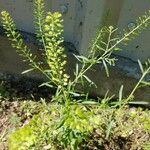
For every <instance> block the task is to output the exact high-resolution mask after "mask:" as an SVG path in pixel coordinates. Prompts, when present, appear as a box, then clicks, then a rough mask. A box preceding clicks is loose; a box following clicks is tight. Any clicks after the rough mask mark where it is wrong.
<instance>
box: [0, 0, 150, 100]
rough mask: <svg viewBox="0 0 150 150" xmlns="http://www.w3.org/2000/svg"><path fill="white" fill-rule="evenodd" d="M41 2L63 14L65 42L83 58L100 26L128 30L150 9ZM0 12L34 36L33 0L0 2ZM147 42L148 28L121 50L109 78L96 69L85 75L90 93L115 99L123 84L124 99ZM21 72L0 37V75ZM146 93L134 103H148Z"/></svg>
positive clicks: (111, 1) (135, 4)
mask: <svg viewBox="0 0 150 150" xmlns="http://www.w3.org/2000/svg"><path fill="white" fill-rule="evenodd" d="M45 2H46V10H50V11H60V12H62V13H63V19H64V30H65V33H64V36H65V41H67V42H71V43H73V44H74V46H75V47H76V49H77V50H78V52H79V53H81V54H84V55H87V54H88V47H89V43H90V41H91V39H92V37H93V36H94V34H95V31H96V29H97V28H98V27H99V26H100V25H114V26H115V27H117V26H118V27H119V28H121V29H123V28H128V25H129V24H130V23H134V21H135V19H136V18H137V17H138V16H141V15H143V14H144V12H145V11H146V10H147V9H149V8H150V1H149V0H45ZM2 10H7V11H9V12H10V13H11V15H12V17H13V18H14V19H15V21H16V23H17V27H18V29H20V30H22V31H25V32H29V33H34V27H33V0H11V1H10V0H0V11H2ZM26 37H27V39H29V40H27V41H28V42H29V43H28V45H29V46H30V47H31V49H33V50H34V52H35V53H36V54H38V55H40V52H39V51H38V49H37V47H35V45H33V44H32V43H33V42H32V37H31V36H28V35H26ZM149 39H150V28H148V29H147V30H145V31H144V32H143V33H142V34H141V35H140V36H139V37H138V38H137V39H136V40H134V41H132V42H131V43H130V44H129V46H127V47H123V51H122V52H120V53H117V54H118V55H120V56H123V57H126V59H124V58H122V57H119V61H118V63H117V65H116V66H117V68H113V69H112V70H111V77H110V78H107V77H106V74H105V73H104V71H103V69H101V67H100V66H97V67H96V69H95V70H96V71H95V72H92V71H91V72H90V73H89V74H88V75H89V77H91V78H92V79H94V81H95V83H96V84H97V85H98V88H97V89H93V91H91V93H93V95H99V96H101V95H104V94H105V92H106V91H110V94H113V93H115V94H116V95H117V94H118V89H119V88H120V86H121V85H122V84H123V85H125V88H124V95H128V93H129V92H130V91H131V90H132V88H133V86H134V85H135V83H136V81H137V80H136V79H137V78H139V76H140V74H139V70H138V67H137V64H136V63H134V61H137V59H141V60H142V61H144V60H146V59H147V58H150V42H149ZM72 49H74V48H73V47H72ZM68 59H69V62H70V63H69V66H68V67H67V68H68V71H69V72H72V69H73V66H74V63H75V61H74V60H73V58H72V56H70V55H68ZM131 60H133V61H131ZM73 62H74V63H73ZM25 69H28V66H27V65H24V64H23V63H22V61H21V59H20V57H19V56H18V55H17V54H16V53H15V50H14V49H12V48H11V46H10V43H9V42H8V40H7V39H6V38H5V37H3V36H0V72H8V73H15V74H20V73H21V72H22V71H23V70H25ZM93 75H94V76H93ZM29 76H30V74H29ZM35 76H36V74H34V77H35ZM37 77H38V75H37ZM148 79H150V77H148ZM100 80H101V82H99V81H100ZM86 90H87V87H86ZM149 91H150V88H143V89H141V90H138V91H137V93H136V95H137V96H136V100H138V101H141V100H145V101H148V102H149V103H150V92H149Z"/></svg>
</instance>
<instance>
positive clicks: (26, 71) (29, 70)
mask: <svg viewBox="0 0 150 150" xmlns="http://www.w3.org/2000/svg"><path fill="white" fill-rule="evenodd" d="M33 70H35V68H31V69H28V70H25V71H23V72H22V73H21V74H25V73H28V72H31V71H33Z"/></svg>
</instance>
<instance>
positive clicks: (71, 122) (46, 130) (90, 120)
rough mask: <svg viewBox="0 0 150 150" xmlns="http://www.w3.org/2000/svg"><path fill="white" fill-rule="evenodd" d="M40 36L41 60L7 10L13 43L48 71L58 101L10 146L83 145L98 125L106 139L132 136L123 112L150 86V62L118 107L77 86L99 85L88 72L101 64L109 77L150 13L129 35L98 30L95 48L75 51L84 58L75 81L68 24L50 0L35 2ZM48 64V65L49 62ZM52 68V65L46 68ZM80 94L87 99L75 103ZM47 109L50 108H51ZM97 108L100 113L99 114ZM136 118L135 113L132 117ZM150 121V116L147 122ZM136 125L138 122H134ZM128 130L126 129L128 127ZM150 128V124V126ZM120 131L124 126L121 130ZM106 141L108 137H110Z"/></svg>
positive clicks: (26, 58)
mask: <svg viewBox="0 0 150 150" xmlns="http://www.w3.org/2000/svg"><path fill="white" fill-rule="evenodd" d="M34 17H35V30H36V31H35V34H36V37H37V39H38V41H39V45H41V49H43V56H44V58H43V59H44V60H43V61H42V63H43V64H44V65H42V63H41V62H39V60H38V58H37V57H36V56H33V54H32V53H31V50H30V49H29V48H28V47H27V46H26V45H25V43H24V42H23V39H22V37H21V35H20V34H19V32H18V31H17V28H16V25H15V23H14V21H13V19H12V18H11V17H10V15H9V13H8V12H6V11H2V12H1V19H2V24H3V28H4V29H5V32H6V35H7V37H8V39H9V40H10V41H11V42H12V46H13V47H14V48H15V49H16V50H17V53H18V54H19V55H21V56H22V57H23V59H24V61H26V62H28V63H29V65H30V67H31V68H30V69H29V70H26V71H24V73H27V72H30V71H32V70H35V69H36V70H38V71H40V72H41V73H42V74H44V75H45V76H46V77H47V79H48V82H46V83H44V84H42V86H43V85H46V86H50V87H51V86H55V88H56V94H55V95H54V97H53V99H52V101H55V105H53V108H52V107H50V108H49V109H46V110H45V111H44V112H41V113H39V115H37V116H35V117H34V118H33V119H32V120H31V121H30V122H29V124H27V125H25V126H24V127H22V128H21V129H19V130H17V131H16V132H14V133H12V134H11V135H10V136H9V142H8V143H9V149H10V150H13V149H14V150H15V149H42V148H46V149H57V148H62V149H63V148H64V149H65V148H68V149H72V150H75V149H79V146H80V144H82V142H85V141H86V140H87V139H89V137H90V134H92V132H94V130H95V129H96V128H100V131H101V133H100V136H101V138H102V139H103V141H105V140H106V141H107V140H108V139H111V137H112V136H115V135H117V133H121V134H122V135H125V134H127V135H129V132H128V130H127V131H126V129H128V126H126V125H125V124H122V122H125V120H124V119H123V116H121V122H119V121H120V120H119V115H121V114H122V112H121V111H122V110H123V108H124V106H125V105H126V104H127V103H128V102H129V101H130V100H131V99H132V98H133V96H134V93H135V91H136V89H137V88H139V87H140V86H142V85H149V82H147V81H145V80H144V79H145V76H146V75H147V74H148V73H150V61H149V60H148V61H147V62H146V64H145V66H144V65H142V64H141V62H140V61H139V66H140V69H141V72H142V76H141V78H140V80H139V81H138V83H137V84H136V86H135V88H134V89H133V90H132V91H131V93H130V95H129V96H128V97H127V98H126V99H123V96H122V92H123V86H122V87H121V88H120V91H119V100H118V102H116V103H115V104H113V103H112V105H113V106H112V107H109V106H108V103H109V100H111V99H112V97H113V96H112V97H108V96H107V94H106V96H105V98H104V99H103V100H102V101H101V102H99V103H95V102H93V101H89V100H88V93H83V94H79V93H78V92H77V91H76V88H75V87H76V86H77V84H82V85H84V83H85V81H86V82H88V83H89V84H90V85H95V84H94V83H93V82H92V80H91V79H89V77H88V76H87V75H86V73H87V71H88V70H90V69H91V68H92V67H93V65H95V64H103V66H104V68H105V70H106V74H107V76H109V69H108V66H109V65H110V66H112V65H115V61H116V58H115V57H114V56H112V55H111V54H112V53H113V52H114V51H118V50H121V49H120V46H121V44H127V43H128V41H130V40H132V39H133V38H135V37H136V36H137V35H138V34H139V33H141V31H142V30H143V29H145V28H146V27H147V26H148V24H149V22H150V11H148V13H147V14H145V15H144V16H142V17H141V18H139V19H138V20H137V25H136V27H134V28H132V29H130V30H124V33H123V34H118V33H117V30H118V29H115V28H113V27H112V26H109V27H102V28H101V29H99V30H98V32H97V34H96V36H95V38H94V39H93V42H92V43H91V46H90V52H89V55H88V56H87V57H86V56H79V55H75V57H76V58H77V60H78V63H77V64H76V70H75V72H74V75H75V77H74V78H73V79H71V78H70V76H69V75H68V74H67V73H66V71H65V66H66V63H67V62H66V54H65V51H64V47H63V42H64V38H63V26H62V22H63V20H62V19H61V18H62V16H61V14H60V13H59V12H54V13H51V12H47V13H45V10H44V0H35V1H34ZM45 63H46V64H45ZM45 66H46V67H45ZM74 96H79V97H82V99H81V100H80V101H78V102H74V101H75V100H74ZM46 108H47V107H46ZM93 109H94V110H97V112H98V113H95V111H93ZM127 117H128V121H130V117H131V116H127ZM147 121H148V123H149V120H147ZM147 121H144V127H145V129H147V126H148V125H147V123H146V122H147ZM132 127H135V124H134V125H132ZM124 128H125V129H124ZM148 128H149V127H148ZM120 129H123V130H122V131H120ZM104 139H105V140H104Z"/></svg>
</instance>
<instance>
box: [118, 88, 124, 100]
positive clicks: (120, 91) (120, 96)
mask: <svg viewBox="0 0 150 150" xmlns="http://www.w3.org/2000/svg"><path fill="white" fill-rule="evenodd" d="M122 93H123V85H121V87H120V90H119V101H121V100H122V97H123V96H122Z"/></svg>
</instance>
